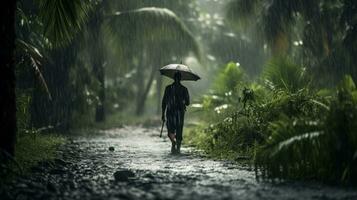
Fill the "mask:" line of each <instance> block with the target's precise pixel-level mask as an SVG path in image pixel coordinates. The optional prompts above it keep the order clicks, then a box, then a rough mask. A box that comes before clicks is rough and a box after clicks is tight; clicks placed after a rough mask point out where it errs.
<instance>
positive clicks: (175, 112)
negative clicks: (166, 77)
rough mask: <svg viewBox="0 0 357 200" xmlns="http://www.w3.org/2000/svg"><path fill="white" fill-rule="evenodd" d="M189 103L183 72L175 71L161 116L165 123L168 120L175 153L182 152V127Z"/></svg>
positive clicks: (169, 135) (166, 92)
mask: <svg viewBox="0 0 357 200" xmlns="http://www.w3.org/2000/svg"><path fill="white" fill-rule="evenodd" d="M188 105H190V96H189V93H188V90H187V88H186V87H185V86H183V85H182V84H181V73H180V72H175V74H174V82H173V83H172V84H170V85H168V86H166V88H165V93H164V96H163V98H162V116H161V119H162V121H163V123H164V122H165V121H166V127H167V131H168V137H169V138H170V141H171V144H172V146H171V153H173V154H176V153H178V154H179V153H180V148H181V142H182V129H183V124H184V117H185V112H186V106H188ZM165 116H166V117H165Z"/></svg>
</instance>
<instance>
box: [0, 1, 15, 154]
mask: <svg viewBox="0 0 357 200" xmlns="http://www.w3.org/2000/svg"><path fill="white" fill-rule="evenodd" d="M3 3H4V5H3V6H1V8H0V11H1V18H0V19H1V20H0V22H1V23H0V24H1V25H0V26H1V29H0V33H1V37H0V46H1V48H0V63H1V64H0V67H1V72H0V124H1V131H0V150H1V151H5V152H7V153H9V154H10V155H12V156H13V155H14V153H15V141H16V97H15V63H14V49H15V9H16V1H14V0H5V2H3Z"/></svg>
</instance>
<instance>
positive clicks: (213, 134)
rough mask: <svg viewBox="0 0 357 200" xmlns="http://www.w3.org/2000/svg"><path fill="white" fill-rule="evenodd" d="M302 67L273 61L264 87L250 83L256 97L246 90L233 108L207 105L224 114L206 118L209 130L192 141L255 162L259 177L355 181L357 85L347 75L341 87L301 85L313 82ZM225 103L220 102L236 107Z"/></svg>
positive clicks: (196, 131)
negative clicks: (224, 108) (245, 104)
mask: <svg viewBox="0 0 357 200" xmlns="http://www.w3.org/2000/svg"><path fill="white" fill-rule="evenodd" d="M272 63H274V64H272ZM229 65H230V64H228V65H227V66H229ZM302 69H303V68H302V67H299V66H297V65H295V64H292V63H291V62H290V61H288V60H284V59H280V61H279V62H277V61H275V60H273V61H272V62H270V64H269V65H268V66H267V68H266V70H267V71H266V73H263V74H262V79H261V82H260V83H250V84H247V83H246V85H247V87H248V86H249V88H251V93H247V92H244V91H245V90H247V88H244V89H242V93H241V94H240V101H239V102H237V103H235V104H234V106H232V107H231V108H233V110H232V109H229V111H227V112H222V113H219V112H215V109H212V108H211V107H203V110H202V111H203V112H205V113H207V112H209V113H211V114H213V115H218V116H216V117H215V119H216V120H215V121H211V120H209V119H206V121H207V122H208V123H209V124H208V125H207V126H208V128H205V127H202V126H201V127H198V128H196V129H193V130H191V136H190V137H191V142H192V143H193V144H195V145H198V146H199V147H201V148H203V149H204V150H206V152H208V153H209V154H210V155H213V156H218V157H223V158H227V157H228V158H231V159H238V160H240V159H248V160H249V159H250V160H251V161H252V164H254V166H255V169H256V174H257V177H259V178H281V179H286V178H294V179H304V180H306V179H314V180H322V181H326V182H334V183H336V182H340V183H341V182H343V183H346V182H349V183H350V182H354V180H355V178H356V175H357V174H356V170H355V169H356V164H357V162H356V155H357V154H356V153H357V145H356V130H357V129H356V128H357V127H356V115H357V113H356V111H357V110H356V108H357V101H356V94H357V93H356V92H357V90H356V87H355V84H354V82H353V80H352V78H351V76H345V77H344V78H343V80H341V83H340V84H339V86H337V88H336V89H320V90H318V89H316V88H312V87H311V86H310V85H309V84H308V82H307V81H301V80H308V77H307V75H306V74H304V73H303V70H302ZM223 74H224V72H222V74H220V75H221V76H222V75H223ZM227 78H229V77H227ZM219 81H220V83H221V84H222V83H226V84H227V85H226V86H229V85H230V83H231V82H230V81H225V82H222V81H221V80H219ZM290 83H291V84H290ZM239 84H240V83H237V85H236V87H237V86H238V85H239ZM258 85H259V86H258ZM255 94H256V95H255ZM247 95H249V97H247ZM247 98H248V99H249V101H248V102H249V104H248V106H244V101H243V100H244V99H247ZM222 99H223V101H224V102H220V103H231V102H230V101H227V100H224V98H222ZM203 101H205V98H204V99H203ZM203 103H204V102H203ZM204 116H209V115H207V114H205V115H204ZM217 119H218V120H217ZM217 121H218V122H217Z"/></svg>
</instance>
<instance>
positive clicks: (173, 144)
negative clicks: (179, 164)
mask: <svg viewBox="0 0 357 200" xmlns="http://www.w3.org/2000/svg"><path fill="white" fill-rule="evenodd" d="M166 117H167V121H166V126H167V132H168V133H167V136H168V137H169V139H170V141H171V153H175V152H176V134H175V128H174V119H173V117H172V115H167V116H166Z"/></svg>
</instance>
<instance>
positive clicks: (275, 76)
mask: <svg viewBox="0 0 357 200" xmlns="http://www.w3.org/2000/svg"><path fill="white" fill-rule="evenodd" d="M263 79H265V80H266V82H268V83H269V84H270V86H271V88H272V89H274V90H275V89H276V90H284V91H287V92H296V91H298V90H299V89H302V88H304V87H306V86H308V84H309V79H308V78H307V75H306V72H305V69H304V68H303V67H301V66H299V65H296V64H294V63H292V62H291V61H290V60H289V59H287V58H281V57H280V58H274V59H272V60H271V61H270V62H268V64H267V66H266V67H265V69H264V71H263Z"/></svg>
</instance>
